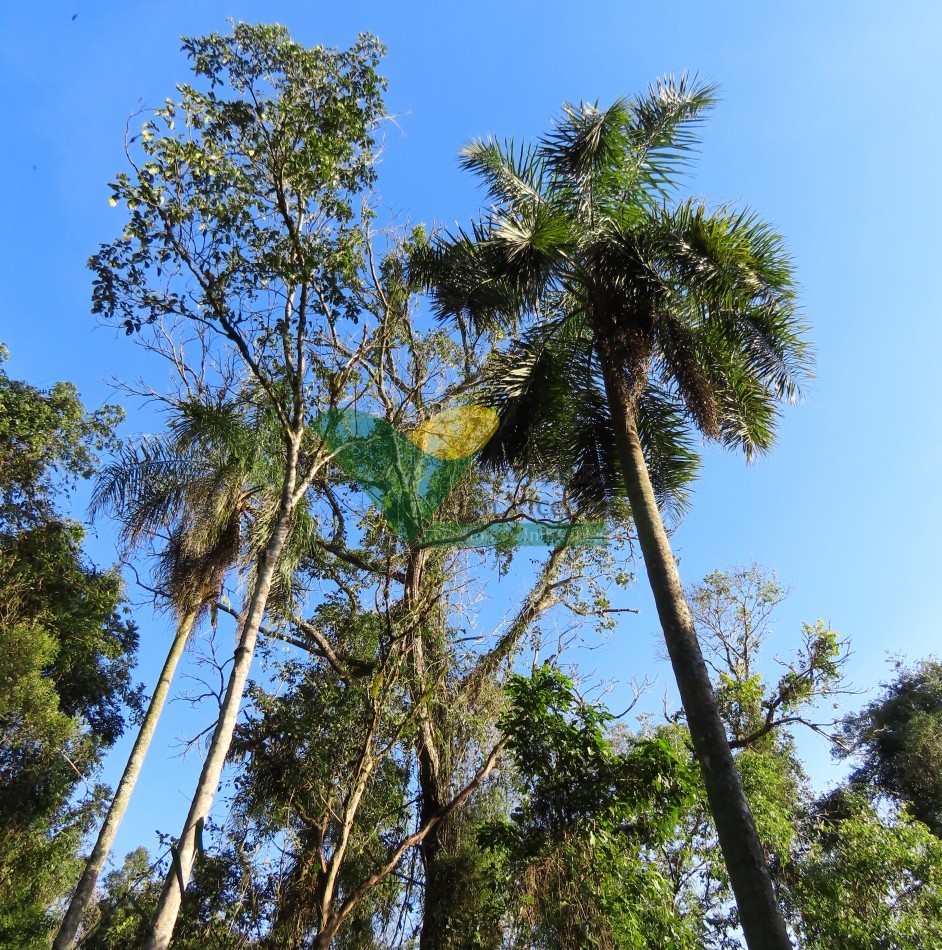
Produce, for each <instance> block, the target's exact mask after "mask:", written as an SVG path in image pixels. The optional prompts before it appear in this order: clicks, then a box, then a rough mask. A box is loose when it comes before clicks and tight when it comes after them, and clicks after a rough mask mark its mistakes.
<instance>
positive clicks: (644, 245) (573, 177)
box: [412, 77, 811, 509]
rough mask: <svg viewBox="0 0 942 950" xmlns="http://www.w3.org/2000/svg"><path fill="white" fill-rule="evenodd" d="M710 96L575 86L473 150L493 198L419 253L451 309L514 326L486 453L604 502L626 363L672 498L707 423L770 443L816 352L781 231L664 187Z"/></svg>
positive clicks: (651, 465)
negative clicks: (608, 99)
mask: <svg viewBox="0 0 942 950" xmlns="http://www.w3.org/2000/svg"><path fill="white" fill-rule="evenodd" d="M714 102H715V89H714V87H712V86H707V85H702V84H698V83H696V82H691V81H689V80H688V79H687V78H686V77H681V79H680V80H674V79H673V78H665V79H664V80H660V81H658V83H657V85H656V86H655V87H652V88H650V89H649V90H648V91H647V92H646V93H645V94H643V95H640V96H638V97H636V98H634V99H632V100H627V99H619V100H618V101H616V102H615V103H613V104H612V105H611V106H610V107H609V108H607V109H600V108H599V107H598V105H597V104H593V103H581V104H580V105H578V106H573V105H568V104H567V105H566V106H565V107H564V109H563V112H562V114H561V115H560V116H559V117H558V118H557V120H556V121H555V123H554V125H553V127H552V129H551V130H550V132H549V133H548V134H547V135H544V136H543V137H542V138H541V139H540V140H539V141H538V142H537V143H535V144H534V145H531V146H520V147H518V146H516V145H515V144H514V143H513V142H506V143H503V144H501V143H498V142H496V141H494V140H491V139H488V140H486V141H476V142H473V143H471V144H470V145H468V146H466V148H465V149H464V150H463V152H462V164H463V166H464V167H465V168H466V169H468V170H469V171H471V172H473V173H474V174H476V175H477V176H478V178H479V179H480V180H481V181H482V182H483V184H484V186H485V188H486V189H487V192H488V196H489V198H490V200H491V202H492V204H491V208H490V210H489V211H488V212H487V213H486V214H485V215H484V217H483V218H482V219H481V220H479V221H477V222H475V223H474V224H473V226H472V227H471V229H470V231H468V232H465V231H459V232H458V233H457V234H455V235H448V236H445V237H442V238H440V239H438V240H437V241H436V242H434V243H432V244H431V245H430V246H429V247H428V248H426V249H421V250H419V252H418V253H417V254H416V255H415V257H414V260H413V264H412V267H413V272H414V273H415V275H416V276H417V277H418V278H420V279H421V280H423V281H424V282H425V283H426V284H427V286H428V287H429V288H430V289H431V290H432V292H433V302H434V306H435V308H436V311H437V313H438V315H439V316H440V317H441V318H443V319H448V320H452V321H455V322H457V323H458V324H459V325H460V326H464V325H465V324H466V323H469V322H470V323H471V324H472V325H473V326H474V328H475V329H476V330H477V331H479V332H489V333H491V334H493V335H494V336H495V337H496V338H500V337H502V336H505V335H507V334H513V335H514V336H515V339H513V340H512V342H511V343H510V345H509V346H507V347H505V348H504V349H502V350H500V351H499V352H497V353H496V354H495V356H494V358H493V360H492V362H491V365H490V367H489V370H488V372H487V374H486V376H485V379H484V381H483V384H482V389H483V398H484V401H485V402H486V403H488V404H490V405H493V406H494V408H496V409H497V411H498V412H499V414H500V418H501V427H500V428H499V429H498V432H497V435H496V437H495V438H494V439H493V440H492V442H491V444H490V445H489V447H488V452H487V453H485V456H483V457H484V458H485V460H486V461H489V462H491V463H492V464H494V465H497V466H505V465H510V466H521V467H523V468H526V469H532V470H534V471H539V472H540V473H542V474H544V475H548V476H552V477H555V478H558V479H560V480H562V481H563V482H564V483H565V484H568V485H570V486H571V487H572V488H573V489H574V491H576V492H577V493H578V494H579V496H580V497H581V498H582V499H583V500H584V501H585V502H586V503H590V502H591V503H593V504H595V505H605V504H606V503H608V504H610V503H611V502H612V500H613V499H614V498H616V497H618V496H620V495H622V494H623V492H624V485H623V480H622V478H621V477H620V473H619V463H618V459H617V458H616V455H615V451H614V429H613V422H612V409H611V407H610V405H609V398H610V396H611V394H610V393H608V392H607V388H606V386H607V384H606V383H605V382H604V376H605V370H606V369H607V370H609V371H612V372H614V371H615V370H616V368H617V371H618V373H620V374H623V375H624V379H625V385H626V387H627V390H628V400H629V402H630V407H629V411H630V413H631V415H632V417H633V420H634V422H635V424H636V426H637V430H638V435H639V438H640V441H641V444H642V447H643V450H644V453H645V460H646V462H647V467H648V469H649V471H650V475H651V481H652V484H653V486H654V489H655V492H656V494H657V496H658V500H659V502H660V503H661V504H663V505H666V506H673V507H674V508H675V509H682V508H683V506H684V504H685V499H686V495H685V491H686V488H687V487H688V486H689V482H690V480H691V479H692V478H693V477H694V475H695V474H696V471H697V467H698V456H697V453H696V449H695V443H694V434H695V432H696V431H697V430H699V432H700V433H702V434H703V435H704V436H705V437H707V438H709V439H712V440H714V441H716V442H719V443H720V444H723V445H725V446H728V447H735V448H741V449H742V450H743V451H744V452H745V454H746V455H747V457H752V455H753V454H755V453H757V452H765V451H767V450H768V449H769V448H770V446H771V443H772V439H773V433H774V428H775V422H776V418H777V412H778V410H777V408H776V404H777V403H778V402H779V401H780V400H784V399H793V398H795V397H796V396H797V395H798V392H799V386H800V383H801V380H802V378H803V377H804V376H805V375H806V374H807V373H808V372H810V365H811V354H810V349H809V347H808V344H807V342H806V340H805V339H804V335H805V331H806V328H805V326H804V325H803V324H802V322H801V321H800V320H799V319H798V316H797V312H796V300H795V292H794V283H793V277H792V273H791V265H790V262H789V259H788V256H787V254H786V252H785V250H784V246H783V242H782V239H781V237H780V236H779V235H777V234H776V233H775V231H774V230H773V229H772V228H771V227H770V226H769V225H768V224H766V223H764V222H763V221H761V220H760V219H759V218H758V217H757V216H756V215H754V214H752V213H751V212H748V211H735V210H733V209H731V208H728V207H725V206H721V207H719V208H715V209H712V210H711V209H708V208H707V207H706V206H705V205H704V204H703V203H702V202H695V201H690V200H687V201H679V202H677V203H671V202H670V201H665V198H666V197H667V196H670V198H673V195H674V193H675V188H676V186H677V184H678V173H679V172H680V171H681V170H682V169H683V167H684V166H685V165H686V164H687V160H688V158H689V154H690V150H691V148H692V147H693V146H694V145H695V143H696V142H697V134H696V126H697V125H698V123H699V122H700V120H701V119H702V117H703V115H704V113H705V111H706V110H708V109H709V108H710V107H711V106H712V105H713V103H714ZM521 327H522V328H523V329H522V330H521Z"/></svg>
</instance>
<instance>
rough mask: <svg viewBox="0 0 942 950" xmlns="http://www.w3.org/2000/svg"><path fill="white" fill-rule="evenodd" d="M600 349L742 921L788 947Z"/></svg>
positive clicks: (625, 417)
mask: <svg viewBox="0 0 942 950" xmlns="http://www.w3.org/2000/svg"><path fill="white" fill-rule="evenodd" d="M604 349H605V348H604V345H603V352H602V359H601V363H602V371H603V375H604V378H605V392H606V395H607V398H608V403H609V408H610V411H611V416H612V422H613V425H614V428H615V438H616V443H617V449H618V455H619V459H620V461H621V466H622V471H623V476H624V479H625V490H626V492H627V495H628V501H629V504H630V505H631V513H632V517H633V519H634V523H635V529H636V530H637V532H638V540H639V542H640V544H641V553H642V555H643V556H644V566H645V569H646V570H647V574H648V581H649V583H650V585H651V590H652V592H653V593H654V601H655V604H656V605H657V613H658V618H659V619H660V622H661V627H662V629H663V631H664V639H665V641H666V643H667V650H668V653H669V654H670V659H671V665H672V666H673V669H674V677H675V678H676V681H677V686H678V689H679V690H680V698H681V702H682V703H683V707H684V712H685V713H686V716H687V726H688V728H689V730H690V735H691V738H692V739H693V745H694V750H695V752H696V756H697V760H698V761H699V763H700V768H701V770H702V772H703V783H704V785H705V787H706V792H707V799H708V800H709V803H710V812H711V813H712V815H713V820H714V822H715V824H716V831H717V835H718V836H719V841H720V847H721V848H722V851H723V857H724V859H725V861H726V868H727V871H728V873H729V880H730V884H731V885H732V889H733V894H734V895H735V897H736V905H737V907H738V908H739V918H740V923H741V926H742V929H743V933H744V935H745V937H746V943H747V944H748V946H749V947H750V948H751V950H789V948H791V941H790V940H789V938H788V933H787V931H786V929H785V922H784V919H783V917H782V912H781V909H780V908H779V905H778V902H777V901H776V899H775V891H774V890H773V887H772V878H771V875H770V874H769V868H768V864H767V862H766V859H765V852H764V850H763V848H762V844H761V842H760V841H759V835H758V832H757V831H756V825H755V821H754V820H753V817H752V811H751V810H750V808H749V803H748V802H747V801H746V796H745V794H744V793H743V789H742V783H741V782H740V779H739V772H738V770H737V768H736V763H735V760H734V759H733V754H732V751H731V750H730V747H729V741H728V740H727V738H726V727H725V725H724V724H723V721H722V719H721V718H720V714H719V710H718V709H717V706H716V697H715V695H714V693H713V686H712V684H711V682H710V676H709V674H708V672H707V669H706V664H705V663H704V662H703V655H702V653H701V652H700V644H699V641H698V640H697V634H696V630H695V629H694V625H693V621H692V620H691V617H690V608H689V607H688V606H687V599H686V596H685V594H684V589H683V585H682V584H681V582H680V576H679V575H678V573H677V565H676V562H675V560H674V555H673V553H672V552H671V548H670V543H669V542H668V539H667V532H666V531H665V530H664V523H663V521H662V520H661V515H660V512H659V511H658V507H657V502H656V501H655V498H654V490H653V488H652V487H651V480H650V478H649V477H648V469H647V464H646V463H645V460H644V454H643V453H642V450H641V443H640V441H639V439H638V429H637V426H636V424H635V417H634V400H633V398H632V393H631V389H630V384H629V380H628V378H627V376H626V374H625V373H624V372H621V371H620V370H619V369H617V366H618V365H619V364H618V362H617V361H616V360H614V359H612V358H610V356H611V354H610V353H605V352H604Z"/></svg>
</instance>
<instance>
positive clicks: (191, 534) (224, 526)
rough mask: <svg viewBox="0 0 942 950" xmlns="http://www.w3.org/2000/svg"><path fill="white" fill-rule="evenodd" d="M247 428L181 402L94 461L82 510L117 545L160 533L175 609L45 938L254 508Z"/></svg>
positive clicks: (224, 412)
mask: <svg viewBox="0 0 942 950" xmlns="http://www.w3.org/2000/svg"><path fill="white" fill-rule="evenodd" d="M256 429H257V427H256V426H255V425H253V424H251V423H250V422H249V421H248V420H245V419H241V418H239V415H238V413H237V412H236V411H235V410H234V408H233V407H231V406H224V407H219V406H204V405H201V404H198V403H187V404H183V405H182V406H180V407H179V412H178V415H177V416H176V418H174V419H173V420H171V422H170V426H169V430H168V433H167V434H166V435H163V436H160V437H153V438H146V439H143V440H141V441H139V442H138V443H136V444H131V445H128V446H127V447H126V448H125V449H124V450H123V451H122V453H121V455H120V456H119V458H118V459H117V460H116V461H115V462H114V463H113V464H111V465H109V466H107V467H106V468H105V469H103V471H102V473H101V475H100V476H99V479H98V482H97V484H96V486H95V492H94V495H93V499H92V511H93V513H98V512H102V511H110V512H111V513H112V514H113V515H114V516H115V517H116V519H117V521H118V523H119V524H120V526H121V542H122V547H123V549H124V551H125V553H129V552H131V551H133V550H135V549H139V548H141V547H142V546H143V545H144V544H145V543H147V542H148V541H150V540H151V539H153V538H154V536H155V535H160V536H162V537H163V543H162V544H161V546H160V547H159V549H158V551H157V555H156V569H155V575H156V580H157V589H158V590H159V591H160V593H161V596H162V597H163V598H165V599H166V600H168V601H169V603H170V605H171V606H172V608H173V610H174V612H175V615H176V621H177V622H176V629H175V633H174V637H173V641H172V643H171V645H170V650H169V652H168V653H167V658H166V660H165V661H164V665H163V668H162V669H161V671H160V676H159V678H158V680H157V684H156V686H155V687H154V692H153V695H152V696H151V700H150V703H149V704H148V707H147V712H146V713H145V715H144V719H143V721H142V722H141V727H140V730H139V731H138V734H137V738H136V739H135V741H134V746H133V748H132V749H131V754H130V756H129V758H128V761H127V764H126V765H125V768H124V772H123V774H122V776H121V780H120V781H119V783H118V787H117V789H116V791H115V794H114V798H113V799H112V801H111V804H110V806H109V808H108V812H107V814H106V816H105V820H104V822H103V823H102V826H101V828H100V830H99V832H98V837H97V839H96V841H95V845H94V847H93V848H92V851H91V853H90V854H89V857H88V860H87V861H86V864H85V869H84V872H83V874H82V877H81V879H80V880H79V883H78V886H77V887H76V889H75V891H74V893H73V895H72V899H71V902H70V904H69V907H68V909H67V911H66V914H65V917H64V918H63V920H62V923H61V925H60V927H59V931H58V934H57V936H56V939H55V942H54V944H53V947H54V950H66V948H68V947H71V946H72V945H73V942H74V940H75V937H76V934H77V933H78V928H79V926H80V924H81V920H82V916H83V914H84V912H85V909H86V907H87V906H88V904H89V901H90V900H91V898H92V896H93V894H94V891H95V885H96V884H97V882H98V878H99V876H100V874H101V871H102V869H103V868H104V865H105V861H106V860H107V858H108V854H109V852H110V850H111V846H112V844H113V842H114V839H115V835H116V834H117V831H118V827H119V825H120V824H121V820H122V819H123V817H124V813H125V811H126V810H127V806H128V804H129V802H130V799H131V795H132V793H133V791H134V787H135V785H136V783H137V779H138V777H139V775H140V772H141V768H142V767H143V764H144V758H145V756H146V755H147V750H148V748H149V747H150V743H151V740H152V739H153V736H154V732H155V730H156V728H157V723H158V721H159V719H160V715H161V713H162V711H163V707H164V704H165V702H166V699H167V695H168V693H169V690H170V684H171V681H172V680H173V675H174V672H175V670H176V667H177V664H178V662H179V660H180V657H181V655H182V653H183V649H184V647H185V646H186V643H187V640H188V639H189V637H190V634H191V633H192V631H193V629H194V627H195V626H196V624H197V622H198V621H199V619H200V616H201V615H202V614H203V613H204V612H206V611H207V610H213V609H214V607H213V605H214V603H215V601H216V599H217V598H218V596H219V593H220V590H221V587H222V583H223V579H224V578H225V576H226V574H227V572H228V571H229V570H230V569H231V568H232V567H233V566H235V565H236V563H237V562H238V561H239V559H240V554H241V552H242V550H243V519H244V518H245V516H246V514H247V512H248V511H249V510H250V508H251V507H254V508H255V509H256V511H258V510H260V509H261V508H263V507H264V503H263V502H262V499H263V498H264V494H265V492H264V486H265V484H266V483H267V477H266V476H267V473H266V472H265V471H264V468H263V459H262V456H261V454H260V451H259V449H260V446H261V445H262V444H263V442H262V440H259V439H257V432H256Z"/></svg>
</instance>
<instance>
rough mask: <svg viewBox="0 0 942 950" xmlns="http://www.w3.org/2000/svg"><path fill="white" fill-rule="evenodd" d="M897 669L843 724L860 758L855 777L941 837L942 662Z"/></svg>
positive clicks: (924, 663)
mask: <svg viewBox="0 0 942 950" xmlns="http://www.w3.org/2000/svg"><path fill="white" fill-rule="evenodd" d="M897 669H898V675H897V677H896V679H895V680H894V681H893V682H891V683H888V684H886V685H885V686H884V689H883V695H882V696H881V697H880V698H879V699H877V700H875V701H874V702H872V703H870V704H869V705H868V706H867V707H866V708H865V709H863V710H862V711H861V712H860V713H858V714H857V715H855V716H850V717H848V718H847V720H846V721H845V723H844V729H845V735H846V738H847V739H848V740H849V742H850V744H851V746H852V747H853V749H854V752H855V753H856V754H857V755H859V756H861V758H862V764H861V765H859V766H858V767H857V768H856V769H855V770H854V773H853V781H854V782H855V783H856V784H859V785H863V786H865V787H868V788H870V789H872V790H873V791H874V792H875V793H877V794H879V795H885V796H887V797H888V798H890V799H891V800H892V801H894V802H896V803H897V804H898V805H901V806H905V807H906V808H908V809H909V811H910V812H911V813H912V814H913V815H914V816H915V817H916V818H918V819H919V820H920V821H922V822H923V823H925V824H926V825H928V827H929V828H930V829H931V831H932V833H933V834H935V835H937V836H939V837H942V663H939V662H938V661H937V660H924V661H922V662H921V663H919V664H917V665H916V666H914V667H912V668H900V667H897Z"/></svg>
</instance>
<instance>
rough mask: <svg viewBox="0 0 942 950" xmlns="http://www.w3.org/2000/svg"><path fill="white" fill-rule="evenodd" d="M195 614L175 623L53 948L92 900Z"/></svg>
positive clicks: (69, 936)
mask: <svg viewBox="0 0 942 950" xmlns="http://www.w3.org/2000/svg"><path fill="white" fill-rule="evenodd" d="M196 613H197V611H196V610H189V611H187V612H186V613H184V615H183V616H182V617H181V618H180V622H179V623H178V624H177V632H176V635H175V636H174V638H173V643H172V644H171V646H170V652H169V653H168V654H167V659H166V660H165V661H164V665H163V669H162V670H161V671H160V678H159V679H158V680H157V685H156V686H155V687H154V695H153V696H152V697H151V700H150V703H149V704H148V706H147V712H146V713H145V715H144V721H143V722H142V723H141V728H140V731H139V732H138V734H137V738H136V739H135V740H134V747H133V748H132V749H131V755H130V757H129V758H128V763H127V765H126V766H125V767H124V774H123V775H122V776H121V781H120V782H118V788H117V790H116V791H115V793H114V798H113V799H112V800H111V805H110V807H109V808H108V814H107V815H106V816H105V821H104V823H103V824H102V826H101V830H100V831H99V832H98V839H97V840H96V841H95V846H94V848H92V852H91V854H90V855H89V856H88V860H87V861H86V863H85V871H84V872H83V874H82V877H81V880H80V881H79V882H78V886H77V887H76V888H75V892H74V893H73V895H72V900H71V902H70V903H69V909H68V910H67V911H66V914H65V917H64V918H63V920H62V924H61V925H60V927H59V932H58V934H57V935H56V939H55V942H54V943H53V945H52V947H53V950H68V948H69V947H71V946H72V945H73V943H74V941H75V935H76V934H77V933H78V929H79V925H80V924H81V922H82V916H83V914H84V913H85V909H86V907H88V904H89V901H90V900H91V899H92V895H93V894H94V893H95V885H96V884H97V883H98V877H99V875H100V874H101V871H102V868H104V866H105V861H106V860H107V859H108V854H109V852H110V851H111V845H112V844H113V843H114V839H115V835H116V834H117V833H118V827H119V825H120V824H121V819H122V818H124V813H125V811H126V810H127V807H128V802H129V801H130V800H131V794H132V793H133V792H134V786H135V785H136V784H137V778H138V776H139V775H140V774H141V767H142V766H143V765H144V757H145V756H146V755H147V750H148V748H149V747H150V743H151V739H153V738H154V731H155V730H156V728H157V722H158V720H159V719H160V714H161V712H163V708H164V703H165V702H166V699H167V693H168V692H169V691H170V683H171V680H173V674H174V671H175V670H176V668H177V663H178V662H179V660H180V657H181V655H182V654H183V648H184V647H185V646H186V641H187V638H188V637H189V635H190V631H191V630H192V629H193V622H194V621H195V619H196Z"/></svg>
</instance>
